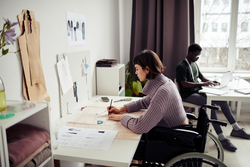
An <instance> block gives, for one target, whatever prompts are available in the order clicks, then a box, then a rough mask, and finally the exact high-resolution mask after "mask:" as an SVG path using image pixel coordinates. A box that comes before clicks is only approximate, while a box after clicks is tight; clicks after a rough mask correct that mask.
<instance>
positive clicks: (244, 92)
mask: <svg viewBox="0 0 250 167" xmlns="http://www.w3.org/2000/svg"><path fill="white" fill-rule="evenodd" d="M235 92H238V93H242V94H245V95H249V94H250V88H246V89H236V90H235Z"/></svg>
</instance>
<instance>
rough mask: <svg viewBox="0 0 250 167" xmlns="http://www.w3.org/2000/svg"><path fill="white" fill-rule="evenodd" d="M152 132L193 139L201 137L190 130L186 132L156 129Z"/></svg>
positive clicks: (174, 129)
mask: <svg viewBox="0 0 250 167" xmlns="http://www.w3.org/2000/svg"><path fill="white" fill-rule="evenodd" d="M154 130H155V131H156V132H160V133H164V134H170V135H177V136H184V137H195V138H200V137H201V135H199V133H198V132H195V131H192V130H186V129H179V128H164V127H156V128H154Z"/></svg>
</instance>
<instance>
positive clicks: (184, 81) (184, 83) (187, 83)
mask: <svg viewBox="0 0 250 167" xmlns="http://www.w3.org/2000/svg"><path fill="white" fill-rule="evenodd" d="M201 50H202V48H201V47H200V46H199V45H198V44H191V45H190V46H189V48H188V55H187V56H186V58H185V59H184V60H182V61H181V62H180V63H179V64H178V66H177V67H176V81H177V82H178V84H179V87H180V95H181V97H182V100H183V101H185V102H189V103H193V104H196V105H199V106H202V105H203V104H206V102H207V96H206V94H205V93H199V92H198V91H199V90H200V89H201V86H209V85H215V84H217V83H218V82H216V81H210V80H208V79H206V78H205V77H204V76H203V75H202V73H201V72H200V70H199V67H198V65H197V64H196V63H195V62H196V61H197V60H198V59H199V55H200V53H201ZM198 78H200V79H201V81H202V82H199V81H198ZM212 104H213V105H219V106H220V108H221V110H222V112H223V114H224V115H225V116H226V118H227V120H228V121H229V123H230V124H231V125H232V128H233V130H232V132H231V136H235V137H241V138H245V139H250V134H248V133H246V132H245V131H244V129H243V128H240V127H239V125H238V124H237V122H236V120H235V118H234V116H233V114H232V112H231V110H230V108H229V106H228V103H227V101H212ZM211 119H217V115H216V112H215V111H214V110H211ZM213 127H214V129H215V131H216V133H217V135H218V139H219V140H220V142H221V144H222V146H223V148H224V149H226V150H229V151H236V150H237V148H236V147H235V146H234V145H233V144H232V143H231V142H230V140H229V139H227V138H226V137H225V135H224V134H223V132H222V129H221V127H220V125H216V124H213Z"/></svg>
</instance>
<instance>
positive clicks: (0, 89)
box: [0, 77, 6, 111]
mask: <svg viewBox="0 0 250 167" xmlns="http://www.w3.org/2000/svg"><path fill="white" fill-rule="evenodd" d="M5 109H6V98H5V88H4V84H3V80H2V78H1V77H0V111H3V110H5Z"/></svg>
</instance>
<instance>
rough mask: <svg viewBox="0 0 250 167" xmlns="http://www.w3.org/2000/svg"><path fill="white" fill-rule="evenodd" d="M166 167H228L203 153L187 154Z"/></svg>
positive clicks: (175, 158) (170, 162) (171, 161)
mask: <svg viewBox="0 0 250 167" xmlns="http://www.w3.org/2000/svg"><path fill="white" fill-rule="evenodd" d="M165 167H226V165H225V164H224V163H223V162H221V161H220V160H218V159H217V158H214V157H212V156H210V155H206V154H203V153H194V152H193V153H185V154H181V155H179V156H177V157H174V158H173V159H171V160H170V161H168V162H167V163H166V164H165Z"/></svg>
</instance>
